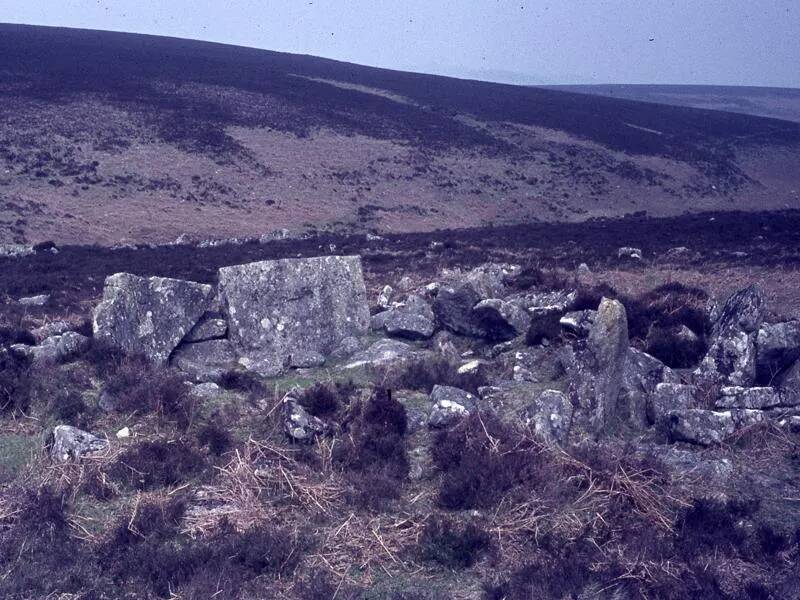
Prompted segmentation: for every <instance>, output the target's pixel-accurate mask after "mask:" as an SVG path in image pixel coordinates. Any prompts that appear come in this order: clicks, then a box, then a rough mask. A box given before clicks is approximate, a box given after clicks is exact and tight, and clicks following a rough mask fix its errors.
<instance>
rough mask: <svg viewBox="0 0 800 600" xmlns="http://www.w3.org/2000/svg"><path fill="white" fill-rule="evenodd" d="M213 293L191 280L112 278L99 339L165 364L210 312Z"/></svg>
mask: <svg viewBox="0 0 800 600" xmlns="http://www.w3.org/2000/svg"><path fill="white" fill-rule="evenodd" d="M212 294H213V290H212V288H211V286H209V285H203V284H200V283H193V282H191V281H181V280H178V279H167V278H165V277H138V276H136V275H130V274H128V273H117V274H116V275H111V276H110V277H108V278H106V282H105V289H104V290H103V299H102V301H101V302H100V304H98V305H97V307H96V308H95V310H94V337H95V339H96V340H99V341H101V342H105V343H107V344H109V345H110V346H111V347H113V348H117V349H119V350H121V351H123V352H124V353H126V354H129V355H141V356H143V357H145V358H146V359H148V360H149V361H150V362H152V363H154V364H158V365H165V364H166V363H167V360H168V359H169V356H170V354H171V353H172V351H173V350H174V349H175V347H176V346H177V345H178V344H179V343H180V341H181V340H182V339H183V338H184V337H185V336H186V334H187V333H188V332H189V331H191V329H192V328H193V327H194V325H195V324H196V323H197V321H198V319H199V318H200V316H201V315H202V314H203V313H205V312H206V310H207V309H208V307H209V305H210V303H211V297H212Z"/></svg>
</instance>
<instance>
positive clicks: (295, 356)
mask: <svg viewBox="0 0 800 600" xmlns="http://www.w3.org/2000/svg"><path fill="white" fill-rule="evenodd" d="M324 364H325V357H324V356H322V354H320V353H319V352H313V351H310V352H303V351H300V352H292V354H291V356H290V358H289V366H290V367H291V368H293V369H311V368H314V367H321V366H322V365H324Z"/></svg>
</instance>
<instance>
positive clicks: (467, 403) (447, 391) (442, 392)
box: [430, 385, 478, 410]
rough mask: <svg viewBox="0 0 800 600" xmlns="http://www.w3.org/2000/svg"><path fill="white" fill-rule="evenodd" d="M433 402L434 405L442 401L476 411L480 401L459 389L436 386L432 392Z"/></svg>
mask: <svg viewBox="0 0 800 600" xmlns="http://www.w3.org/2000/svg"><path fill="white" fill-rule="evenodd" d="M430 399H431V402H433V403H434V404H436V403H438V402H442V401H449V402H454V403H457V404H460V405H461V406H463V407H464V408H466V409H467V410H474V409H475V407H476V402H477V401H478V399H477V398H476V397H475V396H474V395H473V394H470V393H469V392H467V391H466V390H462V389H460V388H457V387H452V386H449V385H435V386H433V390H431V395H430Z"/></svg>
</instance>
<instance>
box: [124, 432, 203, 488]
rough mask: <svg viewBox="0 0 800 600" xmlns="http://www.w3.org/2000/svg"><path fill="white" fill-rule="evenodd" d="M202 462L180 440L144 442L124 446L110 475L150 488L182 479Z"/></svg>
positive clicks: (195, 472) (127, 482)
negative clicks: (126, 447)
mask: <svg viewBox="0 0 800 600" xmlns="http://www.w3.org/2000/svg"><path fill="white" fill-rule="evenodd" d="M204 466H205V461H204V460H203V457H202V456H201V455H200V454H198V453H197V452H196V451H195V450H193V449H192V448H190V447H189V446H187V445H186V444H184V443H183V442H180V441H177V442H164V441H154V442H143V443H141V444H137V445H135V446H133V447H131V448H129V449H128V450H126V451H125V452H124V453H123V454H122V456H120V458H119V459H117V461H116V462H115V463H114V464H113V465H112V467H111V469H110V475H111V477H112V478H113V479H114V480H115V481H119V482H121V483H123V484H125V485H127V486H129V487H132V488H134V489H138V490H149V489H154V488H159V487H164V486H171V485H176V484H179V483H182V482H184V481H186V480H188V479H191V478H192V477H195V476H197V475H198V474H199V473H201V472H202V470H203V467H204Z"/></svg>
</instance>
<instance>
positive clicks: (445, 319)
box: [433, 285, 484, 337]
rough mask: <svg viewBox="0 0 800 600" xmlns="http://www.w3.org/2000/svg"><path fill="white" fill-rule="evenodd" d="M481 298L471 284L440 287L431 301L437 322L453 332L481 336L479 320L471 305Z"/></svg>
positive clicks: (482, 332) (481, 330)
mask: <svg viewBox="0 0 800 600" xmlns="http://www.w3.org/2000/svg"><path fill="white" fill-rule="evenodd" d="M482 299H483V298H481V296H480V294H478V292H476V291H475V288H473V287H472V286H471V285H461V286H459V287H457V288H448V287H442V288H440V289H439V293H438V294H436V298H435V299H434V301H433V312H434V314H435V315H436V319H437V320H438V321H439V323H440V324H441V325H442V326H443V327H446V328H447V329H449V330H450V331H452V332H454V333H459V334H461V335H470V336H474V337H482V336H483V334H484V331H483V328H482V327H481V323H480V320H479V319H478V318H477V316H476V315H475V313H474V312H472V309H473V307H474V306H475V305H476V304H478V302H480V301H481V300H482Z"/></svg>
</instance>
